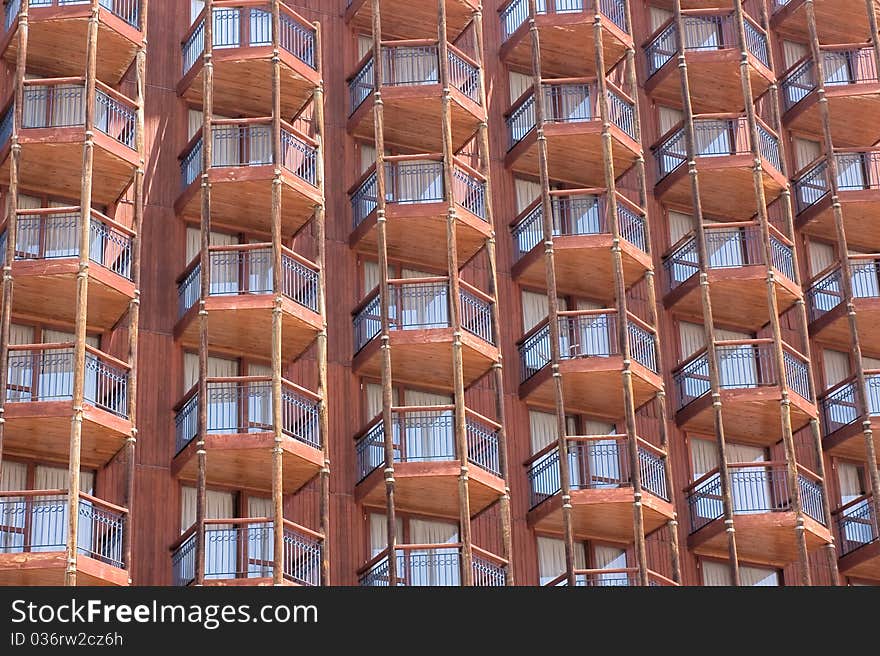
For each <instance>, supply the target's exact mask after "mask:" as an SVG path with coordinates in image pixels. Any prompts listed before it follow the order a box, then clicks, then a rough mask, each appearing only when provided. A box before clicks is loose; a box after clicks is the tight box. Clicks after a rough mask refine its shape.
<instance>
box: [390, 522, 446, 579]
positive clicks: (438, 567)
mask: <svg viewBox="0 0 880 656" xmlns="http://www.w3.org/2000/svg"><path fill="white" fill-rule="evenodd" d="M409 530H410V539H411V540H412V543H413V544H449V543H455V542H458V525H457V524H448V523H446V522H437V521H429V520H424V519H411V520H410V522H409ZM458 553H459V548H458V547H449V548H435V549H424V550H422V549H418V550H414V551H410V552H409V553H408V555H404V556H402V559H403V561H404V567H403V568H399V569H401V571H403V572H406V575H405V578H406V580H407V581H408V583H409V584H410V585H432V586H434V585H443V586H457V585H459V584H460V582H461V572H460V570H459V555H458ZM400 562H401V557H398V564H399V563H400Z"/></svg>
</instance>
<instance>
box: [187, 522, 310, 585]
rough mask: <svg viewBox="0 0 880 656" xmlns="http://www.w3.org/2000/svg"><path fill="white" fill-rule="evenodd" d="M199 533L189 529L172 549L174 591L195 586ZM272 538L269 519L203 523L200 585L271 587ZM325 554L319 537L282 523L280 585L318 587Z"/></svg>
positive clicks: (273, 533)
mask: <svg viewBox="0 0 880 656" xmlns="http://www.w3.org/2000/svg"><path fill="white" fill-rule="evenodd" d="M197 532H198V525H196V524H193V525H192V526H190V527H189V528H188V529H187V530H186V531H184V533H183V535H181V536H180V538H179V539H178V540H177V541H176V542H175V543H174V545H173V546H172V547H171V579H172V585H177V586H187V585H192V584H193V583H194V582H195V578H196V540H197V537H198V536H197V535H196V534H197ZM274 535H275V527H274V522H273V520H272V518H271V517H247V518H240V517H236V518H232V517H230V518H221V519H206V520H205V530H204V535H203V538H202V539H203V540H204V543H205V562H204V574H205V580H204V585H215V586H229V585H251V586H267V585H273V583H272V581H273V578H272V575H273V572H274V569H275V560H274V549H275V543H274V540H275V538H274ZM323 549H324V536H323V535H321V534H320V533H316V532H315V531H312V530H310V529H307V528H306V527H304V526H299V525H298V524H294V523H293V522H291V521H288V520H286V519H285V520H284V557H283V559H282V568H283V585H292V586H306V585H307V586H315V585H321V552H322V550H323Z"/></svg>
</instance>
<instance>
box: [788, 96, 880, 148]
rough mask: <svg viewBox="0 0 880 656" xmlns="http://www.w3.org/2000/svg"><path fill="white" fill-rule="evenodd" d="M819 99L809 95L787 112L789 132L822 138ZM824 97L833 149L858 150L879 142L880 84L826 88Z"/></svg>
mask: <svg viewBox="0 0 880 656" xmlns="http://www.w3.org/2000/svg"><path fill="white" fill-rule="evenodd" d="M818 97H819V96H818V94H816V93H811V94H810V95H808V96H807V97H806V98H804V99H803V100H801V101H800V102H799V103H798V104H797V105H795V106H794V107H792V108H791V109H790V110H789V111H788V112H786V114H785V124H786V125H787V126H788V128H789V129H790V130H792V131H797V132H804V133H807V134H811V135H815V136H817V137H819V136H821V135H822V130H823V128H822V116H821V113H820V110H819V102H818ZM825 97H826V98H827V99H828V112H829V115H830V119H831V134H832V136H833V137H834V145H835V147H839V148H843V147H846V146H853V147H859V146H865V145H866V144H873V143H876V142H877V141H878V140H880V122H878V121H877V116H878V114H880V84H877V83H872V84H858V85H840V86H838V85H829V86H827V87H825Z"/></svg>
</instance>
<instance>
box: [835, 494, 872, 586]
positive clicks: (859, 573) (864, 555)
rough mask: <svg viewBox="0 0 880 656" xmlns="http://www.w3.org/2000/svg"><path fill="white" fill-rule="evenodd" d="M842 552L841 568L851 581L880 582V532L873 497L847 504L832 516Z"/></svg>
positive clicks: (839, 563)
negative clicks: (856, 579) (854, 579)
mask: <svg viewBox="0 0 880 656" xmlns="http://www.w3.org/2000/svg"><path fill="white" fill-rule="evenodd" d="M832 519H833V521H834V522H835V525H836V528H837V544H838V545H839V549H840V560H839V561H838V564H837V565H838V569H839V570H840V573H841V574H843V575H844V576H848V577H850V578H859V579H870V580H872V581H878V580H880V532H878V530H877V516H876V514H875V513H874V499H873V495H871V494H867V495H865V496H862V497H858V498H857V499H853V500H852V501H850V502H848V503H845V504H844V505H842V506H841V507H840V508H838V509H837V510H835V511H834V512H833V513H832Z"/></svg>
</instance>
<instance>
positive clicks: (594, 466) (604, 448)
mask: <svg viewBox="0 0 880 656" xmlns="http://www.w3.org/2000/svg"><path fill="white" fill-rule="evenodd" d="M585 428H586V434H587V435H613V434H614V433H616V430H615V426H614V424H608V423H605V422H601V421H592V420H589V421H587V422H586V426H585ZM589 444H590V450H589V459H588V462H587V464H588V466H589V469H590V471H589V476H590V479H589V487H591V488H613V487H619V486H620V484H621V483H622V482H623V481H622V479H623V474H622V468H621V459H622V458H626V457H627V453H626V452H625V451H622V450H621V449H620V447H619V443H618V442H617V440H594V441H591V442H590V443H589ZM580 461H581V462H583V459H581V460H580ZM574 471H575V469H574V468H572V487H574ZM579 478H580V477H579Z"/></svg>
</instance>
